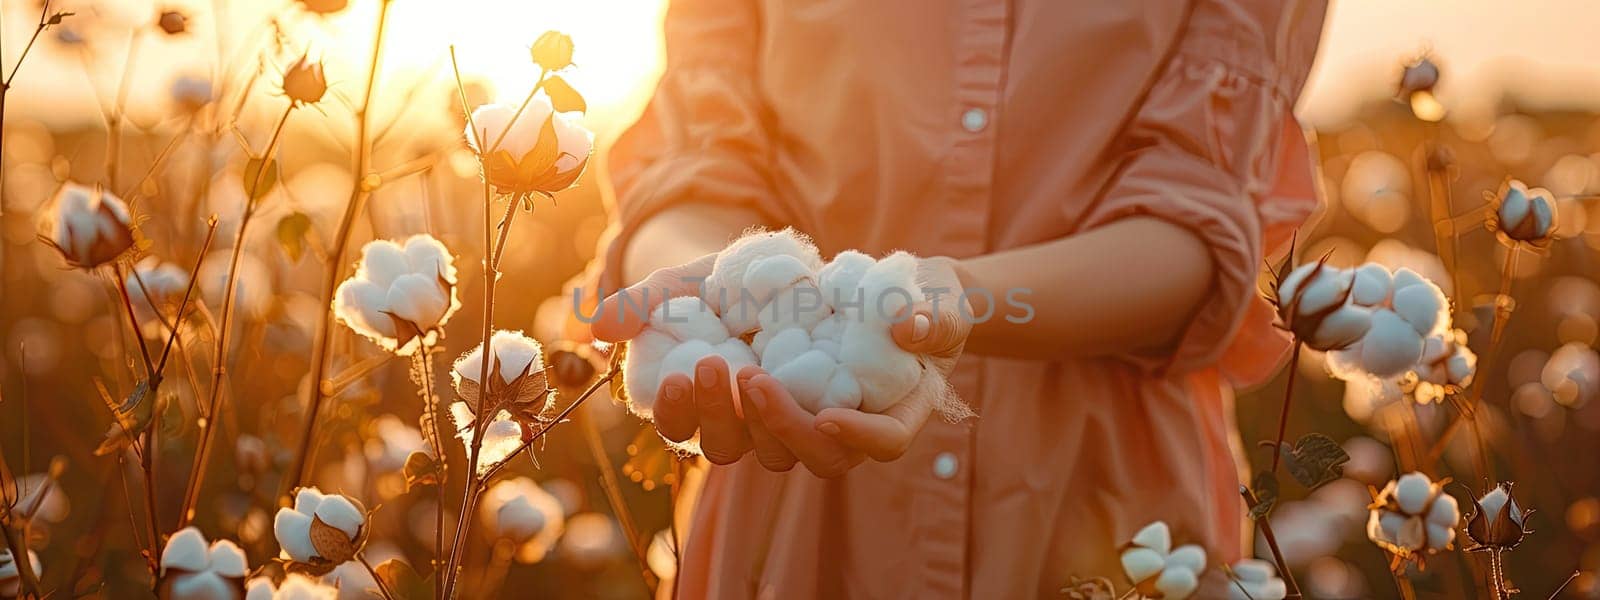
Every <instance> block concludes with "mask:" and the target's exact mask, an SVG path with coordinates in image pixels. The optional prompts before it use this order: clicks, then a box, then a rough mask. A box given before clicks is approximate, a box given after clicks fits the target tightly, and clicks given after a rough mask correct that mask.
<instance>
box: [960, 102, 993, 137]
mask: <svg viewBox="0 0 1600 600" xmlns="http://www.w3.org/2000/svg"><path fill="white" fill-rule="evenodd" d="M988 125H989V113H988V112H985V111H984V110H983V109H981V108H969V109H967V112H964V113H961V127H963V128H965V129H966V130H967V131H970V132H972V133H977V132H979V131H983V128H984V127H986V126H988Z"/></svg>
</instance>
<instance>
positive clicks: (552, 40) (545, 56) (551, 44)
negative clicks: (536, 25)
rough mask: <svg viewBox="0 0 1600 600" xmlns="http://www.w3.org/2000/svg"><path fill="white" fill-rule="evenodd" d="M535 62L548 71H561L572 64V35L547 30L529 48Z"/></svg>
mask: <svg viewBox="0 0 1600 600" xmlns="http://www.w3.org/2000/svg"><path fill="white" fill-rule="evenodd" d="M529 54H530V55H532V57H533V63H534V64H536V65H539V68H541V69H544V70H546V71H560V70H561V69H565V68H567V67H568V66H571V65H572V37H571V36H568V35H567V34H565V33H561V32H559V31H546V32H544V33H542V34H540V35H539V39H537V40H534V42H533V47H532V48H530V49H529Z"/></svg>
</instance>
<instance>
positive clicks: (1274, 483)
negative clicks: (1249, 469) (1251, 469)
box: [1250, 471, 1278, 520]
mask: <svg viewBox="0 0 1600 600" xmlns="http://www.w3.org/2000/svg"><path fill="white" fill-rule="evenodd" d="M1250 489H1251V492H1253V493H1254V494H1255V496H1256V505H1255V506H1254V507H1251V508H1250V519H1251V520H1261V519H1263V518H1266V516H1267V515H1268V514H1270V513H1271V512H1272V508H1273V507H1274V506H1277V505H1278V476H1277V475H1274V474H1272V471H1262V472H1260V473H1256V477H1255V479H1254V480H1253V481H1252V482H1251V484H1250Z"/></svg>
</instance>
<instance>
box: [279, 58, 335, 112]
mask: <svg viewBox="0 0 1600 600" xmlns="http://www.w3.org/2000/svg"><path fill="white" fill-rule="evenodd" d="M327 93H328V76H327V75H325V74H323V72H322V61H320V60H315V61H314V60H311V57H310V55H304V56H301V57H300V60H298V61H296V62H295V63H294V64H293V65H290V66H289V69H288V70H286V71H284V73H283V95H285V96H288V97H289V100H290V101H291V102H294V103H295V104H316V103H317V102H320V101H322V96H323V95H324V94H327Z"/></svg>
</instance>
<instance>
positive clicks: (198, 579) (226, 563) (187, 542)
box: [161, 527, 249, 600]
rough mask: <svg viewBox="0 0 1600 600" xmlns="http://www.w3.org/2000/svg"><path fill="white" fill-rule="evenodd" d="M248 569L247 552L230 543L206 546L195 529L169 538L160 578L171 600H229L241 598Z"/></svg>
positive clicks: (188, 528) (166, 595)
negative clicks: (240, 592)
mask: <svg viewBox="0 0 1600 600" xmlns="http://www.w3.org/2000/svg"><path fill="white" fill-rule="evenodd" d="M248 570H249V567H248V565H246V563H245V556H244V551H243V550H240V549H239V546H238V545H235V544H234V543H233V542H232V541H230V540H217V541H215V542H211V543H209V544H208V543H207V542H206V538H205V536H203V535H201V533H200V530H199V529H196V528H194V527H185V528H183V529H181V530H179V531H178V532H177V533H175V534H173V535H172V537H170V538H168V539H167V544H166V547H165V548H164V549H163V550H162V551H161V579H162V583H163V585H164V586H165V589H166V593H165V594H163V595H162V596H161V597H162V598H166V599H169V600H228V599H231V598H237V597H238V593H239V592H238V590H239V589H241V588H242V587H243V584H244V577H245V574H246V572H247V571H248Z"/></svg>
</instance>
